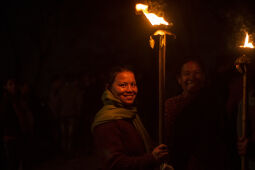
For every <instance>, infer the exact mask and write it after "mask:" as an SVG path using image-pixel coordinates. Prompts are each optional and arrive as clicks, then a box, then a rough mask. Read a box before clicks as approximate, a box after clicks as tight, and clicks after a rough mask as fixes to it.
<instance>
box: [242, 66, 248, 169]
mask: <svg viewBox="0 0 255 170" xmlns="http://www.w3.org/2000/svg"><path fill="white" fill-rule="evenodd" d="M243 69H244V72H243V102H242V138H245V137H246V112H247V67H246V64H244V66H243ZM245 169H246V165H245V156H244V155H243V156H241V170H245Z"/></svg>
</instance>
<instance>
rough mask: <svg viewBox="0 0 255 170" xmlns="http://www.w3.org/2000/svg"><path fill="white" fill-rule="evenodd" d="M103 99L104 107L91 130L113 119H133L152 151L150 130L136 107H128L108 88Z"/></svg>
mask: <svg viewBox="0 0 255 170" xmlns="http://www.w3.org/2000/svg"><path fill="white" fill-rule="evenodd" d="M102 101H103V103H104V107H103V108H102V109H101V110H99V112H97V114H96V116H95V119H94V121H93V123H92V126H91V131H92V132H93V130H94V128H95V127H96V126H97V125H100V124H103V123H107V122H111V121H113V120H119V119H132V123H133V125H134V127H135V128H136V130H137V131H138V132H139V134H140V135H141V137H142V139H143V142H144V145H145V148H146V151H147V152H148V153H149V152H151V149H152V145H151V140H150V137H149V134H148V132H147V131H146V129H145V128H144V126H143V124H142V122H141V120H140V118H139V116H138V114H137V110H136V107H127V106H125V105H124V104H123V103H121V101H120V100H119V99H117V98H115V97H114V96H113V94H112V93H111V92H110V91H109V90H106V91H105V92H104V93H103V95H102Z"/></svg>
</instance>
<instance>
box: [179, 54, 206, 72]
mask: <svg viewBox="0 0 255 170" xmlns="http://www.w3.org/2000/svg"><path fill="white" fill-rule="evenodd" d="M188 62H194V63H196V64H198V65H199V67H200V69H201V71H202V72H203V73H205V67H204V64H203V62H202V61H201V59H200V58H198V57H189V58H185V59H184V60H183V61H182V62H181V63H179V65H178V69H177V74H176V75H177V77H178V76H180V74H181V70H182V67H183V66H184V64H186V63H188Z"/></svg>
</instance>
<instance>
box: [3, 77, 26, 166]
mask: <svg viewBox="0 0 255 170" xmlns="http://www.w3.org/2000/svg"><path fill="white" fill-rule="evenodd" d="M20 113H21V112H20V111H19V108H18V95H17V86H16V80H15V79H13V78H10V79H7V80H5V81H4V82H3V96H2V99H1V103H0V114H1V118H2V122H1V123H3V124H2V127H3V142H4V157H5V161H6V167H7V170H18V168H19V167H20V165H21V158H20V141H21V137H22V131H23V129H22V125H23V117H22V115H21V114H20Z"/></svg>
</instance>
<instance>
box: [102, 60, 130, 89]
mask: <svg viewBox="0 0 255 170" xmlns="http://www.w3.org/2000/svg"><path fill="white" fill-rule="evenodd" d="M124 71H128V72H132V73H134V69H133V68H132V67H131V66H127V65H124V66H116V67H113V68H112V69H111V70H110V71H109V73H108V76H107V79H106V81H105V87H106V88H107V89H110V88H111V87H112V84H113V82H114V80H115V78H116V76H117V74H118V73H121V72H124Z"/></svg>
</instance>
